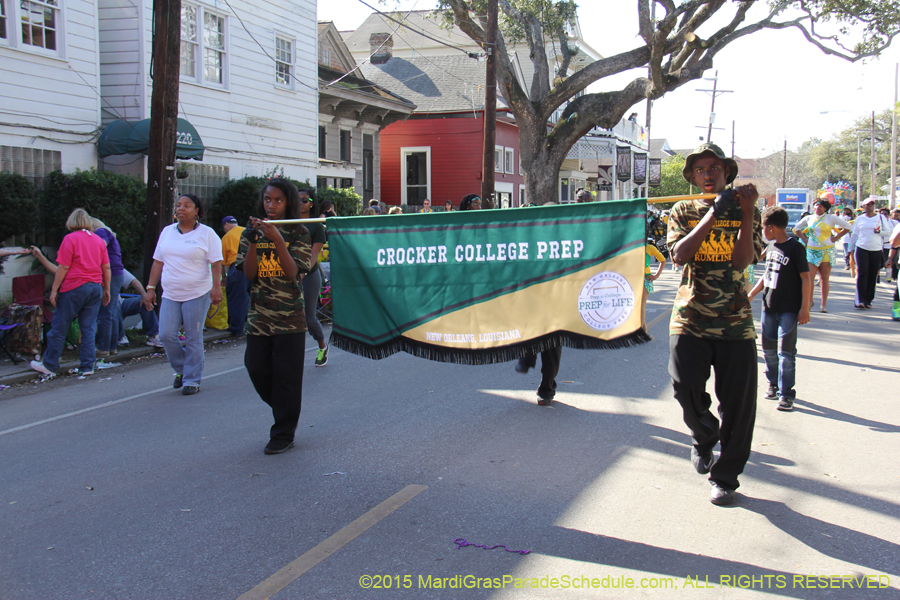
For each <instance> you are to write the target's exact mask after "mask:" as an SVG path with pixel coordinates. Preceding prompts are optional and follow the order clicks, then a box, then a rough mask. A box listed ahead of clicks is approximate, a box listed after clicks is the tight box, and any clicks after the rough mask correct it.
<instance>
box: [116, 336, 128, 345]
mask: <svg viewBox="0 0 900 600" xmlns="http://www.w3.org/2000/svg"><path fill="white" fill-rule="evenodd" d="M118 344H119V346H127V345H128V336H127V335H123V336H122V339H121V340H119V341H118Z"/></svg>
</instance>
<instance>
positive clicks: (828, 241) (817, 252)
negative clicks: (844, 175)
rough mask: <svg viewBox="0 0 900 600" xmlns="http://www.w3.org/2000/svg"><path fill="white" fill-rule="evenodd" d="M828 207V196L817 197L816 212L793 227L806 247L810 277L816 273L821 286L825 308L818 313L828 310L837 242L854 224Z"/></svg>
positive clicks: (813, 278)
mask: <svg viewBox="0 0 900 600" xmlns="http://www.w3.org/2000/svg"><path fill="white" fill-rule="evenodd" d="M829 195H830V194H829ZM833 197H834V196H832V198H833ZM829 210H831V202H829V201H828V199H827V198H819V199H818V200H816V205H815V212H814V213H813V214H811V215H808V216H806V217H803V218H802V219H800V222H798V223H797V225H796V226H795V227H794V233H796V234H797V235H799V236H800V238H801V240H803V244H804V245H805V246H806V262H808V263H809V275H810V278H811V279H812V280H813V281H815V279H816V273H818V275H819V287H820V288H821V289H822V307H821V308H820V309H819V312H823V313H827V312H828V309H827V308H826V305H827V304H828V290H829V278H830V277H831V267H832V266H833V265H834V264H835V263H836V262H837V252H836V251H835V249H834V244H835V242H837V241H838V240H839V239H841V238H842V237H844V236H845V235H846V234H848V233H849V232H850V229H851V227H852V225H850V223H848V222H847V221H845V220H844V219H842V218H840V217H839V216H837V215H832V214H830V213H829V212H828V211H829ZM810 308H812V307H810Z"/></svg>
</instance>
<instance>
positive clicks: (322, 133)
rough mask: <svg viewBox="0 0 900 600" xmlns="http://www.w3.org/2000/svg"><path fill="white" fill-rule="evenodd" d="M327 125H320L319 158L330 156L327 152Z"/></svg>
mask: <svg viewBox="0 0 900 600" xmlns="http://www.w3.org/2000/svg"><path fill="white" fill-rule="evenodd" d="M325 136H326V133H325V126H324V125H319V158H328V156H327V153H326V151H325V148H326V146H325V139H326V138H325Z"/></svg>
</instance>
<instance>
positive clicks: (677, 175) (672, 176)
mask: <svg viewBox="0 0 900 600" xmlns="http://www.w3.org/2000/svg"><path fill="white" fill-rule="evenodd" d="M683 168H684V157H683V156H682V155H680V154H676V155H675V156H670V157H668V158H665V159H663V161H662V180H661V182H660V185H659V187H655V188H654V187H652V188H650V191H649V192H648V194H649V196H650V197H651V198H659V197H661V196H683V195H685V194H690V193H691V184H689V183H688V182H687V181H685V180H684V177H682V175H681V170H682V169H683ZM656 206H657V207H659V208H660V209H662V208H669V205H668V204H657V205H656Z"/></svg>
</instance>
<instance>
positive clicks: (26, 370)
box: [0, 329, 232, 386]
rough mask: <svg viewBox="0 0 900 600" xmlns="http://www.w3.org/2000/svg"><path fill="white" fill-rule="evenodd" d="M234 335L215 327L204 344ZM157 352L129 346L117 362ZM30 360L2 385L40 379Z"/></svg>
mask: <svg viewBox="0 0 900 600" xmlns="http://www.w3.org/2000/svg"><path fill="white" fill-rule="evenodd" d="M230 337H232V335H231V332H230V331H225V330H218V329H213V330H211V333H204V334H203V345H204V346H206V344H208V343H209V342H214V341H217V340H222V339H226V338H230ZM155 352H162V353H165V350H163V349H162V348H157V347H155V346H140V347H138V348H129V349H127V350H120V351H119V352H118V353H117V354H115V355H114V357H110V358H114V359H115V361H116V362H120V361H121V362H124V361H126V360H131V359H132V358H139V357H141V356H148V355H150V354H153V353H155ZM29 362H30V361H29V360H23V361H22V362H21V363H19V364H20V365H22V371H21V372H19V373H13V374H12V375H5V376H3V377H0V385H9V386H12V385H16V384H17V383H25V382H27V381H31V380H33V379H38V378H39V377H40V376H41V374H40V373H38V372H37V371H32V370H31V368H30V367H29V366H28V363H29ZM80 364H81V363H79V362H78V361H72V362H68V363H65V364H61V365H59V371H61V372H63V373H65V372H66V371H68V370H69V369H73V368H75V367H77V366H79V365H80ZM58 377H59V379H62V378H63V376H58Z"/></svg>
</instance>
